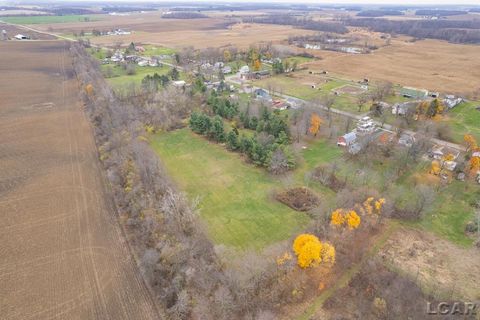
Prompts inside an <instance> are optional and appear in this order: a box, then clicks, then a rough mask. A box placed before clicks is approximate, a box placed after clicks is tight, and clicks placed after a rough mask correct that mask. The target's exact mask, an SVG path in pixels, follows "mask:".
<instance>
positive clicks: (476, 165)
mask: <svg viewBox="0 0 480 320" xmlns="http://www.w3.org/2000/svg"><path fill="white" fill-rule="evenodd" d="M478 171H480V157H472V158H471V159H470V174H471V175H472V176H475V175H476V174H477V172H478Z"/></svg>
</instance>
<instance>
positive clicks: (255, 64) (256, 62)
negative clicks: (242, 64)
mask: <svg viewBox="0 0 480 320" xmlns="http://www.w3.org/2000/svg"><path fill="white" fill-rule="evenodd" d="M261 67H262V63H261V62H260V60H259V59H256V60H254V61H253V70H255V71H259V70H260V68H261Z"/></svg>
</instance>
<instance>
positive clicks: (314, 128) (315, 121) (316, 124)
mask: <svg viewBox="0 0 480 320" xmlns="http://www.w3.org/2000/svg"><path fill="white" fill-rule="evenodd" d="M322 122H323V121H322V118H320V116H319V115H318V114H316V113H312V116H311V117H310V128H309V129H308V131H309V132H310V133H311V134H313V135H314V136H315V137H316V136H317V133H318V131H319V130H320V125H321V124H322Z"/></svg>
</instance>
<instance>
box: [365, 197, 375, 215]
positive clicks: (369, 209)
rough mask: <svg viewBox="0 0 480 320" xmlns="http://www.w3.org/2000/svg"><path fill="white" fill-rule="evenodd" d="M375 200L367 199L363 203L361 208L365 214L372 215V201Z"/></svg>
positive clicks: (372, 198)
mask: <svg viewBox="0 0 480 320" xmlns="http://www.w3.org/2000/svg"><path fill="white" fill-rule="evenodd" d="M374 200H375V198H374V197H369V198H367V200H365V201H364V202H363V208H364V209H365V212H366V213H367V214H372V213H373V205H372V203H373V201H374Z"/></svg>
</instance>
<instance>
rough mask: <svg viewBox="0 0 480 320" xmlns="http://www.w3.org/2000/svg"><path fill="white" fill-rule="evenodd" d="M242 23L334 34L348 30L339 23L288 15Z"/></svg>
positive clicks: (258, 18) (246, 19) (247, 20)
mask: <svg viewBox="0 0 480 320" xmlns="http://www.w3.org/2000/svg"><path fill="white" fill-rule="evenodd" d="M243 22H246V23H264V24H278V25H288V26H294V27H298V28H301V29H307V30H316V31H325V32H335V33H342V34H344V33H347V32H348V29H347V28H346V27H345V26H344V25H343V24H341V23H337V22H324V21H317V20H312V19H310V18H297V17H295V16H292V15H288V14H287V15H286V14H283V15H268V16H260V17H248V18H245V19H243Z"/></svg>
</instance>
